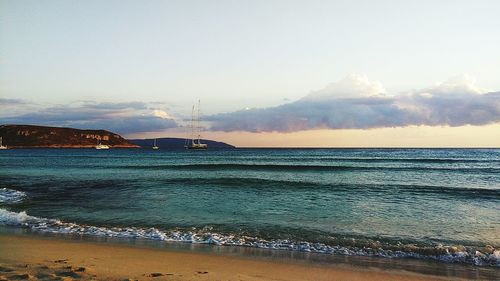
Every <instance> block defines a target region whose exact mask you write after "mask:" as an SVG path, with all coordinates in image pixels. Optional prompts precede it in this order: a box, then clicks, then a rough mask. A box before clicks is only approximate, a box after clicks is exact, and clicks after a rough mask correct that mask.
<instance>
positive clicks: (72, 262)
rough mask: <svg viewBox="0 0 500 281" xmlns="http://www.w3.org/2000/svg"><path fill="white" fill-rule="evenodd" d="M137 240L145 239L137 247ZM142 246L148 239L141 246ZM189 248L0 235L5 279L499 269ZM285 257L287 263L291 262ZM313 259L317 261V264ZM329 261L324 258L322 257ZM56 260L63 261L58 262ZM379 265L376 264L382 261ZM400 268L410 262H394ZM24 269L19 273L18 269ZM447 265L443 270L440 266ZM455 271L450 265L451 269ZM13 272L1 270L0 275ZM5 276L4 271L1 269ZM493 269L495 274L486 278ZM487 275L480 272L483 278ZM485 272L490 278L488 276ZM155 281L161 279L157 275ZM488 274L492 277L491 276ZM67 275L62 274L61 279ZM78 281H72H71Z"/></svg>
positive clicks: (418, 276) (439, 273)
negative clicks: (22, 277) (469, 268)
mask: <svg viewBox="0 0 500 281" xmlns="http://www.w3.org/2000/svg"><path fill="white" fill-rule="evenodd" d="M139 242H140V241H139ZM143 242H144V241H143ZM181 244H184V243H173V244H166V243H164V244H163V247H162V248H160V247H158V245H155V243H136V244H131V243H128V242H127V241H113V240H109V239H106V241H97V240H89V239H85V238H84V239H81V238H80V239H77V238H71V237H67V236H52V235H38V234H33V233H31V234H26V233H24V234H13V233H7V232H5V231H2V232H0V280H2V278H4V279H5V280H14V279H15V278H11V279H9V276H11V277H12V276H14V275H15V274H14V273H12V272H16V274H17V275H23V274H28V275H24V276H25V277H26V276H28V277H30V279H29V280H41V279H40V278H38V279H37V277H36V276H37V275H38V276H42V275H50V274H52V275H51V276H52V277H53V279H44V280H60V279H57V277H58V276H57V272H59V273H60V274H63V275H64V274H66V277H68V276H69V277H71V276H73V278H75V279H79V280H90V279H92V278H94V280H95V279H96V278H97V280H128V279H127V278H130V279H131V280H136V279H137V280H193V279H200V280H318V281H319V280H342V281H345V280H354V281H357V280H415V281H418V280H470V279H480V280H488V279H490V278H491V277H494V276H496V274H498V273H499V271H498V270H496V269H482V270H481V272H476V273H474V272H469V273H467V271H463V272H460V270H459V269H460V266H459V267H457V269H458V271H456V270H453V267H455V266H454V265H448V266H446V267H447V268H445V267H441V268H440V267H439V265H438V267H437V268H434V269H433V268H432V265H434V263H427V265H426V263H422V262H421V261H408V266H409V267H408V269H410V268H412V267H413V268H418V267H421V268H420V269H426V266H428V267H429V268H427V270H428V272H430V273H429V274H423V273H417V272H414V271H411V270H405V269H402V268H404V267H402V266H399V267H398V266H394V264H392V261H390V260H387V259H383V258H368V259H367V258H357V257H338V256H337V257H332V258H331V259H328V258H327V259H324V260H321V256H320V258H319V259H318V255H312V258H311V255H310V254H308V253H286V252H285V251H279V250H275V251H272V250H262V249H246V250H249V251H245V249H240V250H239V251H231V250H235V249H234V248H238V247H227V246H226V247H224V246H222V247H220V246H210V245H193V244H190V245H189V244H184V245H181ZM287 256H288V257H287ZM315 256H316V259H315ZM323 257H324V256H323ZM57 261H59V262H57ZM377 261H378V262H377ZM396 262H401V263H402V264H404V263H405V261H396ZM20 264H21V265H23V266H22V267H20V268H19V267H18V265H20ZM443 266H444V265H443ZM450 266H451V267H450ZM2 268H3V269H8V270H12V271H10V272H3V271H2V270H1V269H2ZM4 271H5V270H4ZM488 271H491V272H490V274H492V275H490V274H487V273H488ZM479 273H482V274H479ZM485 273H486V274H485ZM154 275H157V276H156V277H154ZM488 275H490V276H488ZM59 277H61V276H59ZM62 277H64V276H62ZM69 280H73V279H69Z"/></svg>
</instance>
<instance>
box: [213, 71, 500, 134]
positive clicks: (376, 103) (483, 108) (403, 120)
mask: <svg viewBox="0 0 500 281" xmlns="http://www.w3.org/2000/svg"><path fill="white" fill-rule="evenodd" d="M483 92H484V90H482V89H480V88H478V87H476V86H475V84H474V80H473V79H470V78H469V77H467V76H458V77H454V78H451V79H449V80H447V81H445V82H443V83H440V84H438V85H435V86H433V87H430V88H427V89H423V90H421V91H415V92H410V93H403V94H399V95H388V94H387V93H386V91H385V89H384V87H383V86H382V84H381V83H380V82H376V81H375V82H374V81H370V80H368V79H367V78H366V77H365V76H352V75H351V76H349V77H347V78H345V79H342V80H341V81H339V82H337V83H332V84H330V85H328V86H327V87H326V88H325V89H323V90H320V91H317V92H313V93H311V94H309V95H307V96H305V97H304V98H302V99H300V100H298V101H296V102H292V103H288V104H284V105H281V106H277V107H271V108H263V109H250V110H241V111H236V112H232V113H226V114H218V115H213V116H211V117H210V118H209V119H210V121H212V128H211V129H212V130H220V131H251V132H272V131H278V132H293V131H300V130H309V129H321V128H323V129H325V128H330V129H369V128H381V127H401V126H409V125H431V126H435V125H448V126H461V125H467V124H471V125H483V124H489V123H494V122H500V92H492V93H483Z"/></svg>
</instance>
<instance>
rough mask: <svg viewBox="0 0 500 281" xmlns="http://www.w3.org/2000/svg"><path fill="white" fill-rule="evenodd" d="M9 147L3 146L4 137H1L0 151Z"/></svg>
mask: <svg viewBox="0 0 500 281" xmlns="http://www.w3.org/2000/svg"><path fill="white" fill-rule="evenodd" d="M7 148H8V147H7V146H6V145H3V143H2V137H0V149H7Z"/></svg>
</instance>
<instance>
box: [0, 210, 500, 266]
mask: <svg viewBox="0 0 500 281" xmlns="http://www.w3.org/2000/svg"><path fill="white" fill-rule="evenodd" d="M0 225H7V226H14V227H23V228H28V229H30V230H32V231H36V232H46V233H57V234H78V235H88V236H100V237H117V238H128V239H149V240H157V241H166V242H184V243H201V244H213V245H222V246H243V247H255V248H264V249H274V250H291V251H301V252H313V253H322V254H336V255H349V256H354V255H356V256H379V257H386V258H408V257H411V258H418V259H432V260H438V261H443V262H454V263H466V264H473V265H477V266H493V267H500V249H494V248H493V247H491V246H486V247H484V248H482V251H480V250H479V249H478V248H476V247H466V246H461V245H442V244H438V245H433V246H417V245H415V244H402V243H397V244H394V245H383V246H382V245H380V242H378V241H374V242H372V243H371V244H367V243H362V244H360V245H357V244H356V243H355V242H354V239H353V240H351V241H352V242H351V243H350V245H348V246H347V245H327V244H324V243H315V242H307V241H293V240H285V239H275V240H272V239H271V240H270V239H267V240H266V239H261V238H258V237H250V236H245V235H241V234H238V233H217V232H213V231H210V230H211V229H210V228H202V229H192V230H191V231H188V230H179V229H174V230H166V231H164V230H160V229H157V228H138V227H123V228H122V227H101V226H90V225H81V224H76V223H67V222H63V221H61V220H58V219H48V218H40V217H35V216H30V215H28V214H27V213H26V212H24V211H23V212H19V213H17V212H12V211H8V210H5V209H1V208H0Z"/></svg>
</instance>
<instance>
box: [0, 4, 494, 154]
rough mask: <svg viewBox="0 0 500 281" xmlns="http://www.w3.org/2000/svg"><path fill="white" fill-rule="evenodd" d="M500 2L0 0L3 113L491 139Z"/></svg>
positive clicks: (406, 139)
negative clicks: (195, 108)
mask: <svg viewBox="0 0 500 281" xmlns="http://www.w3.org/2000/svg"><path fill="white" fill-rule="evenodd" d="M499 10H500V2H499V1H494V0H493V1H484V0H477V1H472V0H471V1H446V0H442V1H291V0H289V1H276V0H269V1H243V0H239V1H154V0H151V1H123V0H122V1H72V0H60V1H54V0H47V1H24V0H0V123H1V124H14V123H15V124H40V125H50V126H71V127H77V128H82V129H83V128H102V129H108V130H112V131H114V132H117V133H120V134H122V135H124V136H126V137H130V138H145V137H166V136H179V137H184V136H186V131H187V129H186V126H188V121H187V120H189V118H190V114H191V106H192V105H193V104H194V103H196V102H197V101H198V100H201V109H202V120H203V123H202V124H203V126H204V129H203V136H204V137H207V138H215V139H217V140H221V141H227V142H230V143H232V144H235V145H238V146H288V147H289V146H291V147H294V146H308V147H310V146H312V147H314V146H320V147H330V146H332V147H335V146H402V147H405V146H411V147H422V146H423V147H426V146H430V147H435V146H438V147H443V146H446V147H447V146H481V147H482V146H493V147H499V146H500V130H499V129H500V75H499V73H500V52H499V51H498V50H500V34H499V31H498V27H499V26H500V17H498V15H497V12H498V11H499Z"/></svg>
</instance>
